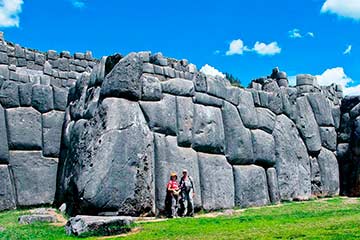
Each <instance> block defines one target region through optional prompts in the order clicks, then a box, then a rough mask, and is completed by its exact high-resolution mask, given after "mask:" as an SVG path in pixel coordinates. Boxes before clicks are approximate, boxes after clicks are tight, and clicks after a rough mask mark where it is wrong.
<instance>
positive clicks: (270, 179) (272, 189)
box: [266, 168, 281, 204]
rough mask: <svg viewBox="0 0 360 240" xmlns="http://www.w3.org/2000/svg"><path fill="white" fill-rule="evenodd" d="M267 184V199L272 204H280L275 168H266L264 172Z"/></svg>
mask: <svg viewBox="0 0 360 240" xmlns="http://www.w3.org/2000/svg"><path fill="white" fill-rule="evenodd" d="M266 176H267V183H268V187H269V197H270V201H271V203H273V204H278V203H280V200H281V199H280V191H279V184H278V179H277V173H276V169H275V168H268V169H267V170H266Z"/></svg>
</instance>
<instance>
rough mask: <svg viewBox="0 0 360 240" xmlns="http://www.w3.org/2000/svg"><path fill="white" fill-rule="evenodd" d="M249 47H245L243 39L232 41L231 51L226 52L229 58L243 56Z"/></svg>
mask: <svg viewBox="0 0 360 240" xmlns="http://www.w3.org/2000/svg"><path fill="white" fill-rule="evenodd" d="M248 50H249V49H248V47H246V46H244V42H243V40H241V39H236V40H232V41H231V43H230V46H229V50H228V51H227V52H226V55H227V56H231V55H242V54H243V53H244V51H248Z"/></svg>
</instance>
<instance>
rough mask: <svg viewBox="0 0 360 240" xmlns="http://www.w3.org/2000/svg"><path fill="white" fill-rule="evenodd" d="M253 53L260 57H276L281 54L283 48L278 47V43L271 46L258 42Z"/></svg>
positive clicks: (270, 44)
mask: <svg viewBox="0 0 360 240" xmlns="http://www.w3.org/2000/svg"><path fill="white" fill-rule="evenodd" d="M253 51H255V52H256V53H257V54H260V55H275V54H279V53H280V52H281V48H280V47H279V46H278V43H277V42H272V43H269V44H266V43H261V42H256V43H255V45H254V48H253Z"/></svg>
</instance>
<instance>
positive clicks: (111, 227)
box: [65, 215, 135, 237]
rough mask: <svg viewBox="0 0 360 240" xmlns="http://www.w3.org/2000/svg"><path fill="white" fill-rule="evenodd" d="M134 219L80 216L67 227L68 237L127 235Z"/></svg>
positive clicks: (74, 218)
mask: <svg viewBox="0 0 360 240" xmlns="http://www.w3.org/2000/svg"><path fill="white" fill-rule="evenodd" d="M134 220H135V219H134V218H132V217H125V216H114V217H100V216H84V215H78V216H76V217H72V218H70V219H69V221H68V222H67V223H66V225H65V231H66V234H67V235H74V236H78V237H83V236H84V237H87V236H110V235H116V234H120V233H126V232H129V231H130V230H131V225H132V224H133V223H134Z"/></svg>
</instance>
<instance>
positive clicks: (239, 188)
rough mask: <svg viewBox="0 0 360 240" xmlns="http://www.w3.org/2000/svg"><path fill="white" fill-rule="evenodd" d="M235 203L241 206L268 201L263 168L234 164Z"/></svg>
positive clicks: (258, 204)
mask: <svg viewBox="0 0 360 240" xmlns="http://www.w3.org/2000/svg"><path fill="white" fill-rule="evenodd" d="M234 181H235V205H236V206H240V207H242V208H245V207H255V206H263V205H267V204H269V203H270V198H269V191H268V186H267V179H266V173H265V169H263V168H262V167H259V166H255V165H249V166H234Z"/></svg>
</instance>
